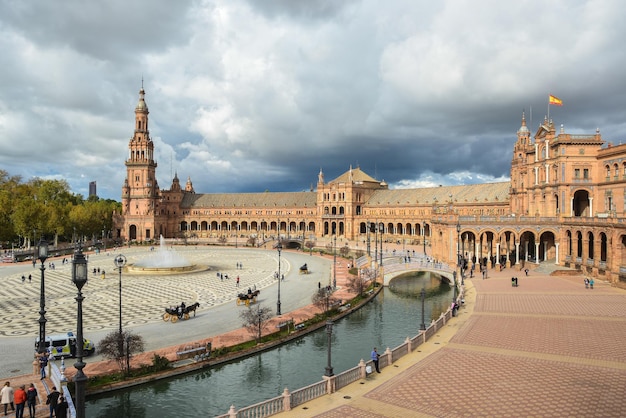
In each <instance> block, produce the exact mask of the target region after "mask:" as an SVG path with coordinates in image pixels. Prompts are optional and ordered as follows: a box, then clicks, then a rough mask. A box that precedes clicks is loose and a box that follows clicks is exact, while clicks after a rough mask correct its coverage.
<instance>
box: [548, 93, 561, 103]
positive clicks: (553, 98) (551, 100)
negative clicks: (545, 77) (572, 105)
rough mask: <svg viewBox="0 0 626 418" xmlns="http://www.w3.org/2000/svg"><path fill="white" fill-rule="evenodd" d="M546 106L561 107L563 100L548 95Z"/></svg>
mask: <svg viewBox="0 0 626 418" xmlns="http://www.w3.org/2000/svg"><path fill="white" fill-rule="evenodd" d="M548 104H549V105H555V106H563V100H561V99H559V98H558V97H556V96H553V95H551V94H550V95H549V96H548Z"/></svg>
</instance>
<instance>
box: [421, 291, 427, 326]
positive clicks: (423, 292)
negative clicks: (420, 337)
mask: <svg viewBox="0 0 626 418" xmlns="http://www.w3.org/2000/svg"><path fill="white" fill-rule="evenodd" d="M420 299H422V323H421V324H420V329H421V330H422V331H425V330H426V323H425V322H424V301H425V300H426V289H425V288H423V287H422V290H421V291H420Z"/></svg>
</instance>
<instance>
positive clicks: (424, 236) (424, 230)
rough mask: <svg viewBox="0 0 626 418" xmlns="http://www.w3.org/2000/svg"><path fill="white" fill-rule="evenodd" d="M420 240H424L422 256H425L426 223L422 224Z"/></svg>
mask: <svg viewBox="0 0 626 418" xmlns="http://www.w3.org/2000/svg"><path fill="white" fill-rule="evenodd" d="M422 241H423V242H424V257H426V225H425V224H424V225H423V226H422Z"/></svg>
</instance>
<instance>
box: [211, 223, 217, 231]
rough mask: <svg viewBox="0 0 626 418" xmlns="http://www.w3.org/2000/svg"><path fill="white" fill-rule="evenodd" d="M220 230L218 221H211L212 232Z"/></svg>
mask: <svg viewBox="0 0 626 418" xmlns="http://www.w3.org/2000/svg"><path fill="white" fill-rule="evenodd" d="M218 229H219V228H218V224H217V221H211V230H212V231H217V230H218Z"/></svg>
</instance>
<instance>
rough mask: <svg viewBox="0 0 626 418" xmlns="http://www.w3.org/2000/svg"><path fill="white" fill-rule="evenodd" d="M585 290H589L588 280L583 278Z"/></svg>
mask: <svg viewBox="0 0 626 418" xmlns="http://www.w3.org/2000/svg"><path fill="white" fill-rule="evenodd" d="M585 289H589V279H588V278H586V277H585Z"/></svg>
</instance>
